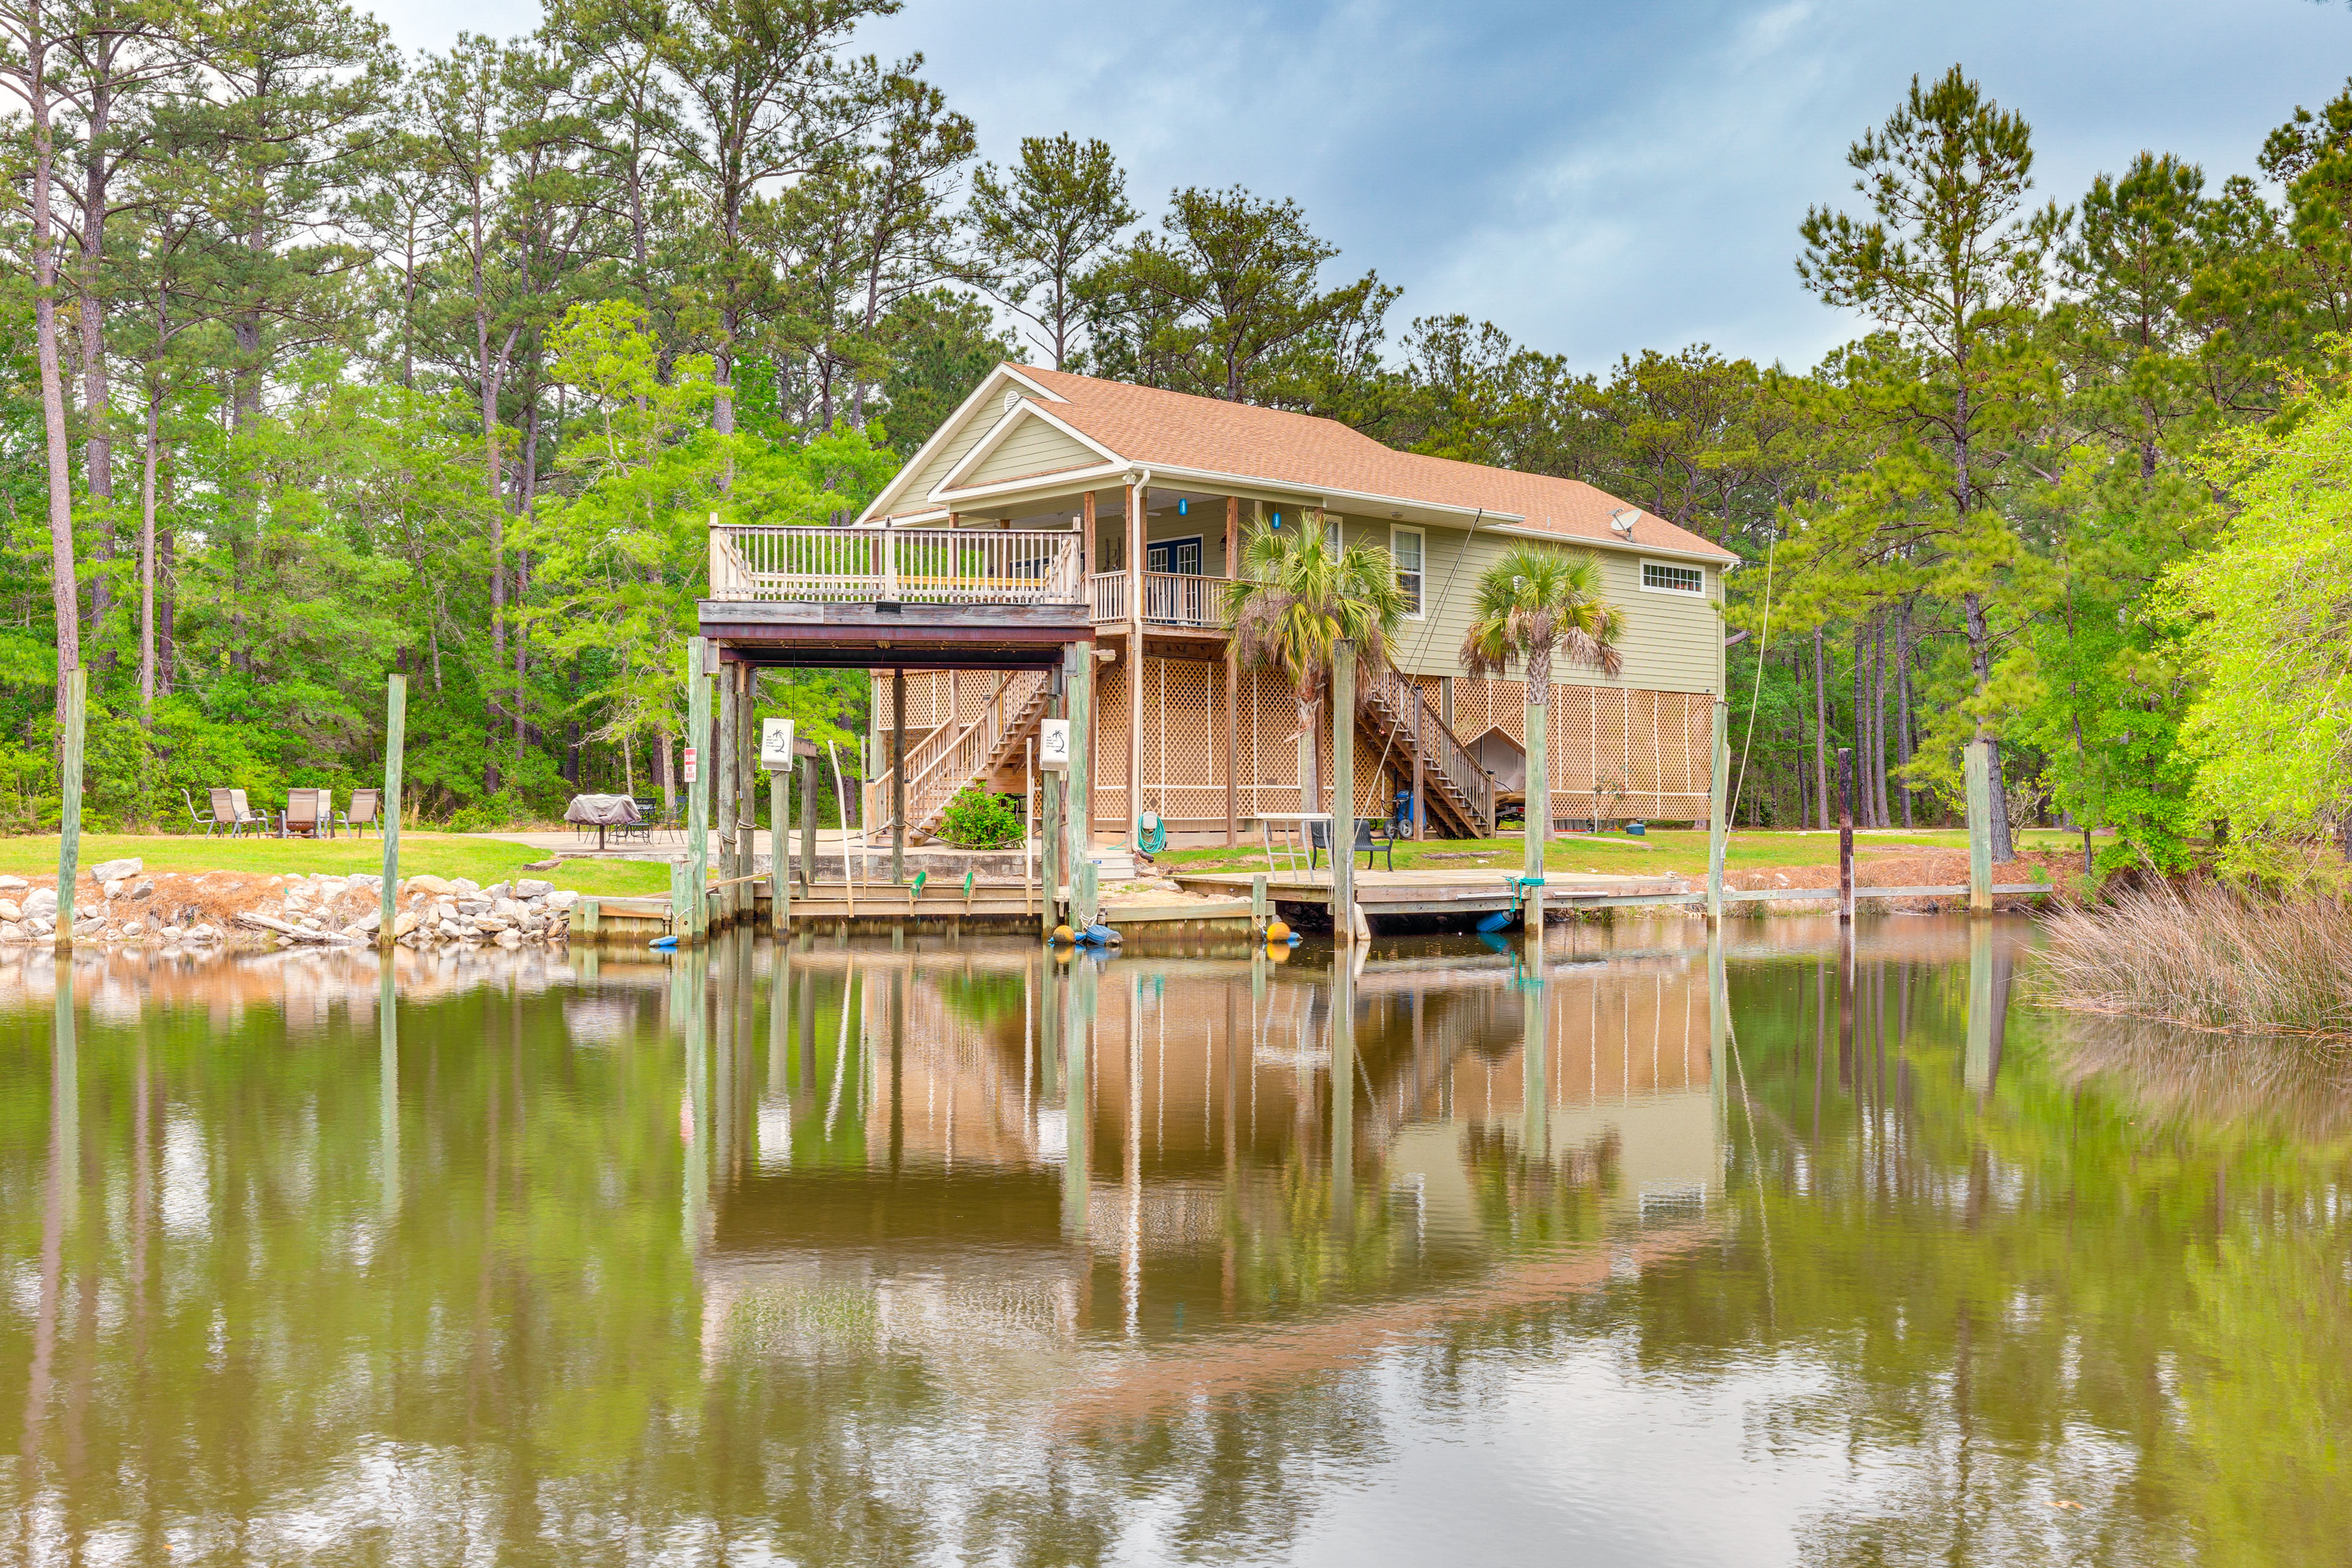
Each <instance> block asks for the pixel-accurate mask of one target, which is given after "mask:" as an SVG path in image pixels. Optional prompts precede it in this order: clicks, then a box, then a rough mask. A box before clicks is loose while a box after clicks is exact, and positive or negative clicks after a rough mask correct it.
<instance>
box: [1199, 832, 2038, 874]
mask: <svg viewBox="0 0 2352 1568" xmlns="http://www.w3.org/2000/svg"><path fill="white" fill-rule="evenodd" d="M1968 847H1969V836H1968V833H1967V831H1966V830H1965V829H1962V828H1958V827H1952V828H1921V829H1919V830H1917V831H1915V832H1891V833H1890V832H1871V833H1859V832H1858V833H1856V834H1855V835H1854V856H1855V858H1856V859H1858V860H1859V859H1866V858H1869V857H1870V856H1871V855H1873V854H1874V853H1876V852H1880V851H1885V850H1901V849H1906V848H1941V849H1960V850H1965V849H1966V848H1968ZM2018 847H2020V848H2021V849H2062V850H2066V851H2069V852H2079V851H2080V849H2081V847H2082V839H2081V837H2079V836H2077V835H2075V834H2073V833H2063V832H2060V831H2058V830H2056V829H2054V828H2028V829H2025V830H2023V831H2022V832H2021V833H2020V834H2019V835H2018ZM1837 852H1838V836H1837V834H1836V832H1835V831H1833V830H1832V831H1831V832H1828V833H1790V832H1771V831H1763V830H1756V829H1747V830H1740V831H1736V832H1734V833H1733V834H1732V836H1731V842H1730V843H1729V844H1728V845H1727V847H1725V850H1724V865H1725V868H1727V869H1728V870H1732V871H1765V870H1778V869H1780V868H1783V867H1790V866H1834V865H1836V864H1837ZM1519 856H1520V844H1519V840H1518V839H1517V837H1509V838H1489V839H1484V840H1462V839H1447V838H1433V839H1428V840H1426V841H1423V842H1420V843H1407V844H1400V845H1398V846H1397V847H1396V868H1397V869H1398V870H1400V871H1404V870H1412V869H1421V870H1431V871H1437V870H1449V869H1462V870H1469V871H1480V870H1487V869H1492V870H1496V871H1503V870H1516V869H1517V867H1518V864H1519ZM1152 858H1153V859H1154V860H1155V861H1157V862H1158V863H1159V864H1160V865H1161V866H1165V867H1171V868H1181V869H1183V870H1188V871H1216V870H1234V871H1252V870H1263V869H1265V851H1264V850H1263V849H1262V848H1261V847H1259V846H1257V845H1256V844H1254V843H1250V842H1248V841H1246V840H1244V843H1243V844H1242V845H1241V847H1238V848H1234V849H1227V848H1224V847H1216V848H1212V849H1173V850H1169V851H1167V852H1166V853H1164V854H1160V855H1155V856H1153V857H1152ZM1276 859H1277V863H1279V856H1277V857H1276ZM1379 864H1380V865H1381V866H1383V867H1385V866H1386V865H1387V864H1388V862H1387V860H1386V859H1385V858H1383V859H1382V860H1381V861H1380V862H1379ZM1544 866H1545V868H1547V869H1549V870H1554V871H1601V872H1607V873H1609V874H1610V875H1612V876H1625V877H1655V876H1704V875H1706V834H1705V833H1694V832H1691V831H1689V830H1688V829H1676V828H1653V829H1651V830H1650V833H1649V835H1648V837H1643V838H1628V837H1624V836H1623V835H1622V834H1617V835H1610V836H1605V837H1578V836H1570V837H1559V838H1555V839H1553V840H1552V842H1551V843H1549V844H1548V845H1546V846H1545V847H1544Z"/></svg>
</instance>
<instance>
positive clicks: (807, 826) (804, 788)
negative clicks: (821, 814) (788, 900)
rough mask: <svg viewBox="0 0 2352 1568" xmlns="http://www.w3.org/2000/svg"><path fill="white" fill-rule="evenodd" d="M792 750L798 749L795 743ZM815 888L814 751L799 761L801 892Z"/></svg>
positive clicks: (810, 751)
mask: <svg viewBox="0 0 2352 1568" xmlns="http://www.w3.org/2000/svg"><path fill="white" fill-rule="evenodd" d="M793 749H794V750H796V751H797V750H798V749H799V743H798V742H794V744H793ZM815 888H816V749H815V747H814V746H812V747H810V749H809V754H808V755H807V756H805V757H803V758H802V759H801V892H802V894H803V896H805V895H807V894H808V893H810V892H813V891H814V889H815Z"/></svg>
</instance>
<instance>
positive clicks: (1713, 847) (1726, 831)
mask: <svg viewBox="0 0 2352 1568" xmlns="http://www.w3.org/2000/svg"><path fill="white" fill-rule="evenodd" d="M1714 756H1715V760H1714V762H1713V763H1712V764H1711V765H1710V767H1709V770H1708V779H1707V789H1706V828H1707V832H1706V918H1707V922H1708V923H1709V924H1710V925H1711V924H1713V923H1715V922H1716V921H1720V920H1721V919H1723V856H1724V850H1725V849H1726V847H1727V846H1728V845H1729V843H1730V839H1731V820H1730V818H1729V817H1728V816H1726V815H1725V814H1726V812H1727V809H1728V797H1729V795H1730V794H1731V720H1730V710H1729V709H1728V708H1727V706H1726V705H1725V703H1724V701H1723V700H1722V699H1721V698H1719V697H1718V698H1717V699H1716V700H1715V747H1714Z"/></svg>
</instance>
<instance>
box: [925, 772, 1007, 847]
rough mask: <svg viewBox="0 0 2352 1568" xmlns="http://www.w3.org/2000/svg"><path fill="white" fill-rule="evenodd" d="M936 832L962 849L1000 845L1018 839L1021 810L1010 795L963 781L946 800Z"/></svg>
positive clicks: (1005, 845) (1003, 845) (1004, 845)
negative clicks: (998, 793) (943, 814)
mask: <svg viewBox="0 0 2352 1568" xmlns="http://www.w3.org/2000/svg"><path fill="white" fill-rule="evenodd" d="M939 836H940V837H941V838H943V839H945V840H946V841H947V842H948V843H950V844H953V845H956V846H958V847H961V848H965V849H1003V848H1007V847H1011V846H1013V845H1015V844H1018V843H1020V842H1021V814H1020V813H1019V812H1017V811H1015V810H1013V798H1012V796H1010V795H991V794H990V793H989V792H988V791H986V790H984V789H982V788H981V787H980V786H979V785H978V784H966V785H964V786H963V788H961V789H960V790H958V791H956V794H955V798H954V799H953V800H951V801H950V802H948V810H947V816H945V817H943V818H941V819H940V832H939Z"/></svg>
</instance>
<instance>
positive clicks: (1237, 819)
mask: <svg viewBox="0 0 2352 1568" xmlns="http://www.w3.org/2000/svg"><path fill="white" fill-rule="evenodd" d="M1241 540H1242V498H1241V497H1239V496H1227V497H1226V498H1225V576H1226V578H1227V579H1228V580H1231V579H1234V578H1237V577H1239V576H1240V575H1241V574H1242V573H1241V559H1242V557H1241V548H1242V546H1241ZM1240 710H1241V661H1240V659H1239V658H1237V657H1236V656H1235V655H1234V639H1233V638H1232V637H1227V638H1226V639H1225V847H1226V848H1228V849H1231V848H1234V847H1235V846H1237V845H1239V844H1240V843H1241V777H1242V773H1241V740H1240V736H1241V715H1240ZM1253 782H1255V781H1253Z"/></svg>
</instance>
